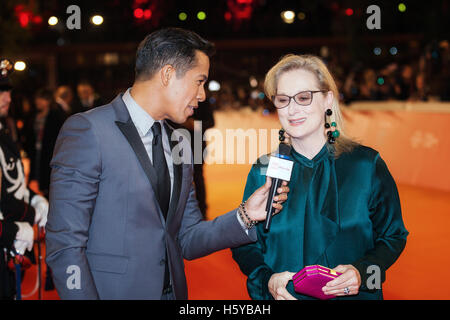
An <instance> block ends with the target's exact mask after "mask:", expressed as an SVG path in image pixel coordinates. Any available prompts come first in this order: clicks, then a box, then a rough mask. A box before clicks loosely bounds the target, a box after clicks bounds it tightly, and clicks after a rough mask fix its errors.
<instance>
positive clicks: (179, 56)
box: [135, 28, 214, 80]
mask: <svg viewBox="0 0 450 320" xmlns="http://www.w3.org/2000/svg"><path fill="white" fill-rule="evenodd" d="M197 50H198V51H201V52H203V53H204V54H206V55H207V56H208V57H211V56H212V55H213V54H214V44H213V43H211V42H209V41H207V40H205V39H203V38H202V37H200V36H199V35H198V34H196V33H195V32H193V31H189V30H185V29H181V28H165V29H161V30H158V31H155V32H152V33H151V34H149V35H148V36H147V37H145V39H144V40H143V41H142V42H141V43H140V44H139V47H138V49H137V52H136V67H135V73H136V80H148V79H151V78H152V77H153V76H154V75H155V74H156V72H157V71H158V70H160V69H161V68H162V67H163V66H165V65H167V64H170V65H172V66H173V67H174V68H175V70H176V75H177V77H178V78H179V77H182V76H184V74H185V73H186V71H188V70H190V69H192V68H194V67H195V64H196V62H197V61H196V56H195V55H196V51H197Z"/></svg>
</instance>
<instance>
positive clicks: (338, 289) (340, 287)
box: [322, 264, 361, 296]
mask: <svg viewBox="0 0 450 320" xmlns="http://www.w3.org/2000/svg"><path fill="white" fill-rule="evenodd" d="M333 270H334V271H337V272H340V273H342V274H341V275H340V276H339V277H337V278H336V279H334V280H332V281H330V282H328V283H327V285H326V286H325V287H323V288H322V291H323V292H324V293H325V294H334V295H335V296H347V295H356V294H358V293H359V287H360V286H361V275H360V274H359V271H358V270H357V269H356V268H355V267H354V266H352V265H350V264H347V265H338V266H337V267H336V268H333Z"/></svg>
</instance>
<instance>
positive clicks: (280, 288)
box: [268, 271, 297, 300]
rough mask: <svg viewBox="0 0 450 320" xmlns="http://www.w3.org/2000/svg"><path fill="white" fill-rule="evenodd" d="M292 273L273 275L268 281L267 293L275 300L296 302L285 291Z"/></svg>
mask: <svg viewBox="0 0 450 320" xmlns="http://www.w3.org/2000/svg"><path fill="white" fill-rule="evenodd" d="M294 275H295V273H294V272H289V271H285V272H281V273H274V274H273V275H272V276H271V277H270V279H269V284H268V286H269V291H270V294H271V295H272V296H273V298H274V299H275V300H297V299H296V298H295V297H294V296H293V295H291V294H290V293H289V291H287V290H286V286H287V284H288V282H289V281H291V280H292V277H293V276H294Z"/></svg>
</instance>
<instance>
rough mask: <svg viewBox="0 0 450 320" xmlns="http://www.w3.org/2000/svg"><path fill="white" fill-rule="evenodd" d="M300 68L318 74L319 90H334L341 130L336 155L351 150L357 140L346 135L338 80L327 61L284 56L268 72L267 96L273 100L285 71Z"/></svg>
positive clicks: (335, 114)
mask: <svg viewBox="0 0 450 320" xmlns="http://www.w3.org/2000/svg"><path fill="white" fill-rule="evenodd" d="M298 69H302V70H307V71H310V72H311V73H313V74H314V75H315V76H316V79H317V83H318V86H319V88H318V90H324V91H327V92H328V91H331V92H333V103H332V106H331V111H333V115H332V116H331V117H332V119H333V121H334V122H336V125H337V129H338V130H339V132H340V135H339V137H338V138H336V142H335V144H334V146H335V150H336V151H335V155H336V157H337V156H339V155H340V154H341V153H343V152H347V151H351V150H352V149H353V147H354V146H355V145H356V142H354V141H353V140H351V139H350V138H348V137H347V136H346V135H345V131H344V121H343V118H342V114H341V110H340V108H339V91H338V89H337V86H336V82H335V81H334V79H333V76H332V75H331V73H330V71H329V70H328V68H327V66H326V65H325V63H323V61H322V60H321V59H320V58H319V57H317V56H314V55H294V54H288V55H286V56H284V57H282V58H281V60H280V61H279V62H278V63H277V64H276V65H274V66H273V67H272V68H271V69H270V70H269V72H267V74H266V78H265V81H264V90H265V93H266V96H267V97H268V98H269V99H270V100H272V97H273V96H274V95H276V93H277V86H278V80H279V79H280V76H281V75H282V74H284V73H285V72H288V71H292V70H298ZM324 134H325V130H324Z"/></svg>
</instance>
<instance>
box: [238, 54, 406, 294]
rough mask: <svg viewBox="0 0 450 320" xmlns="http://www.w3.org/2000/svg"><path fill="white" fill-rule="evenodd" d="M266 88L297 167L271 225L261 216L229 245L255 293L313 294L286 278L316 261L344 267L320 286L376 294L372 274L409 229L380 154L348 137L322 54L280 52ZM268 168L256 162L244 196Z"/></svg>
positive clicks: (392, 256) (393, 254)
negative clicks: (249, 236) (249, 237)
mask: <svg viewBox="0 0 450 320" xmlns="http://www.w3.org/2000/svg"><path fill="white" fill-rule="evenodd" d="M265 90H266V94H267V96H268V97H270V99H271V101H272V102H273V104H274V106H275V108H277V112H278V117H279V120H280V123H281V126H282V128H283V130H285V132H286V133H287V134H288V135H289V137H290V143H291V145H292V152H291V159H292V160H293V161H294V167H293V172H292V177H291V181H290V183H289V187H290V190H291V191H290V194H289V199H288V200H287V201H286V203H285V205H284V210H283V214H280V215H276V216H274V217H273V219H272V225H271V229H270V232H264V229H263V225H257V233H258V241H257V242H256V243H252V244H249V245H245V246H241V247H238V248H235V249H232V252H233V258H234V259H235V260H236V262H237V263H238V264H239V267H240V268H241V270H242V272H243V273H244V274H246V275H247V276H248V280H247V288H248V292H249V294H250V296H251V298H252V299H272V298H274V299H280V300H284V299H286V300H287V299H310V297H308V296H304V295H300V294H298V293H296V292H295V291H294V288H293V284H292V281H290V280H291V279H292V276H293V275H294V274H295V272H297V271H299V270H300V269H302V268H303V267H305V266H308V265H314V264H319V265H322V266H326V267H329V268H333V269H334V270H335V271H338V272H341V273H342V275H341V276H339V277H338V278H336V279H335V280H333V281H330V282H329V283H327V285H326V286H324V287H323V288H322V291H323V292H324V293H325V294H327V295H335V296H337V299H352V298H353V299H382V298H383V294H382V289H381V285H379V286H378V285H377V283H382V282H384V280H385V272H386V270H387V269H388V268H389V267H390V266H391V265H392V264H393V263H394V262H395V261H396V260H397V259H398V257H399V255H400V254H401V252H402V251H403V249H404V247H405V245H406V237H407V235H408V231H407V230H406V229H405V227H404V224H403V220H402V214H401V208H400V200H399V196H398V192H397V187H396V184H395V181H394V180H393V178H392V176H391V175H390V173H389V170H388V168H387V166H386V164H385V162H384V161H383V160H382V158H381V157H380V155H379V153H378V152H377V151H375V150H373V149H371V148H369V147H366V146H362V145H360V144H358V143H356V142H354V141H352V140H351V139H349V138H348V137H346V135H345V132H344V130H343V122H342V117H341V112H340V110H339V104H338V97H339V93H338V90H337V88H336V84H335V81H334V79H333V77H332V76H331V74H330V72H329V71H328V69H327V67H326V66H325V64H324V63H323V62H322V61H321V60H320V59H319V58H318V57H315V56H310V55H300V56H299V55H288V56H285V57H284V58H282V59H281V60H280V61H279V62H278V63H277V64H276V65H275V66H274V67H272V69H271V70H270V71H269V72H268V73H267V75H266V79H265ZM265 167H266V166H265V165H262V164H261V163H260V162H257V163H255V164H254V165H253V167H252V169H251V171H250V173H249V175H248V179H247V184H246V187H245V192H244V200H245V199H247V197H249V196H250V195H251V194H252V193H253V192H254V191H255V190H256V189H257V188H259V187H260V186H261V185H263V184H264V182H265V175H264V172H265V170H264V169H265ZM377 271H379V272H378V273H377ZM372 275H374V276H378V275H379V278H380V279H374V277H373V276H372ZM368 280H369V281H368ZM376 280H379V281H376ZM368 282H370V283H368ZM377 287H378V288H377Z"/></svg>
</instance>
